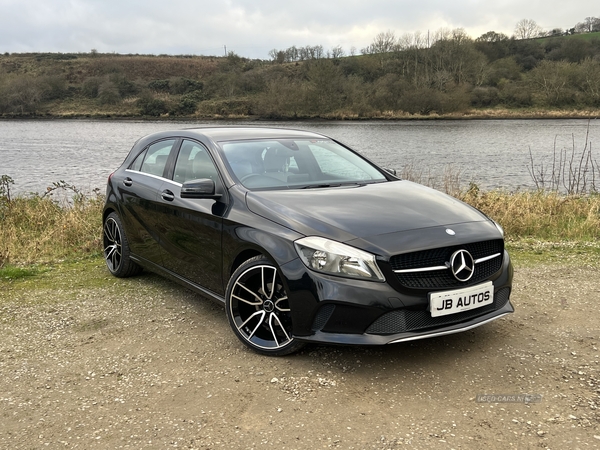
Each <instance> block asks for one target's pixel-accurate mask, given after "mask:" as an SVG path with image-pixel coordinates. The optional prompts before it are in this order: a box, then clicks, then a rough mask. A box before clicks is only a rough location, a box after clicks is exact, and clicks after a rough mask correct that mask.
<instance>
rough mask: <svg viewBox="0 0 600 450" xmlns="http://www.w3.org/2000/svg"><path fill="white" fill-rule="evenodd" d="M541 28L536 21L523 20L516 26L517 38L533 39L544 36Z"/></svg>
mask: <svg viewBox="0 0 600 450" xmlns="http://www.w3.org/2000/svg"><path fill="white" fill-rule="evenodd" d="M542 31H543V30H542V27H540V26H539V25H538V24H537V23H536V21H535V20H532V19H523V20H520V21H518V22H517V25H516V26H515V36H516V38H517V39H531V38H535V37H538V36H540V35H541V34H542Z"/></svg>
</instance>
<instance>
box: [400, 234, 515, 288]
mask: <svg viewBox="0 0 600 450" xmlns="http://www.w3.org/2000/svg"><path fill="white" fill-rule="evenodd" d="M460 249H465V250H467V251H468V252H469V253H470V254H471V256H473V259H475V260H477V259H480V258H485V257H486V256H490V255H494V254H496V253H500V256H498V257H496V258H493V259H490V260H488V261H484V262H482V263H479V264H477V265H476V266H475V273H474V274H473V277H471V279H470V280H469V281H468V282H467V283H464V282H461V281H458V280H457V279H456V278H454V276H453V275H452V272H451V271H450V269H442V270H435V271H427V272H408V273H397V274H396V277H397V280H398V281H399V282H400V284H401V285H402V286H404V287H407V288H412V289H447V288H456V287H462V286H465V285H466V284H476V283H478V282H481V281H483V280H487V279H488V278H490V277H491V276H492V275H493V274H495V273H496V272H498V271H499V270H500V269H501V267H502V258H503V255H504V241H503V240H502V239H496V240H493V241H483V242H474V243H471V244H464V245H457V246H454V247H444V248H435V249H430V250H423V251H419V252H413V253H406V254H402V255H395V256H392V257H391V258H390V265H391V267H392V270H407V269H419V268H426V267H440V266H445V265H446V263H447V262H448V261H450V257H451V256H452V254H453V253H454V252H455V251H457V250H460Z"/></svg>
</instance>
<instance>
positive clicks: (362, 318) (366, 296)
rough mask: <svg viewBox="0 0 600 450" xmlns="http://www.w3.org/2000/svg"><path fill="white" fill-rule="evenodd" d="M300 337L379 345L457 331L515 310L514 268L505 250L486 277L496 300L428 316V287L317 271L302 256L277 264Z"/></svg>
mask: <svg viewBox="0 0 600 450" xmlns="http://www.w3.org/2000/svg"><path fill="white" fill-rule="evenodd" d="M281 270H282V273H283V275H284V277H285V281H286V282H287V284H288V293H289V297H290V305H291V310H292V321H293V324H294V338H296V339H298V340H300V341H307V342H320V343H330V344H347V345H383V344H391V343H397V342H403V341H411V340H416V339H424V338H429V337H435V336H443V335H447V334H453V333H459V332H462V331H466V330H469V329H472V328H475V327H478V326H480V325H483V324H486V323H488V322H491V321H493V320H496V319H498V318H500V317H503V316H505V315H507V314H510V313H512V312H514V308H513V306H512V304H511V303H510V294H511V288H512V277H513V269H512V264H511V262H510V258H509V256H508V254H507V253H505V254H504V260H503V264H502V268H501V270H500V271H498V272H497V273H496V274H494V276H493V277H491V278H490V281H492V282H493V284H494V302H493V303H492V304H490V305H487V306H484V307H482V308H477V309H473V310H469V311H464V312H460V313H457V314H451V315H447V316H442V317H431V314H430V313H429V311H427V307H428V299H427V294H428V292H429V291H427V290H416V289H397V288H395V287H392V285H390V284H388V283H380V282H372V281H362V280H353V279H346V278H340V277H333V276H327V275H322V274H318V273H315V272H312V271H310V270H308V269H307V268H306V267H305V266H304V265H303V264H302V262H301V261H300V260H294V261H291V262H290V263H288V264H286V265H284V266H282V267H281Z"/></svg>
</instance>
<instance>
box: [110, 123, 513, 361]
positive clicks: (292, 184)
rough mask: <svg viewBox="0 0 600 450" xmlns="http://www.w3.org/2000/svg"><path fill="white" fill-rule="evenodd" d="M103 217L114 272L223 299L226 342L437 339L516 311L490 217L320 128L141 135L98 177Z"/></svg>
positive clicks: (274, 346) (264, 344) (272, 344)
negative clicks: (103, 182)
mask: <svg viewBox="0 0 600 450" xmlns="http://www.w3.org/2000/svg"><path fill="white" fill-rule="evenodd" d="M103 224H104V228H103V229H104V232H103V242H104V257H105V259H106V264H107V266H108V269H109V270H110V272H111V273H112V274H113V275H115V276H117V277H127V276H131V275H134V274H137V273H138V272H139V271H140V270H142V268H145V269H148V270H151V271H154V272H158V273H160V274H162V275H164V276H167V277H169V278H171V279H172V280H175V281H177V282H179V283H181V284H183V285H185V286H187V287H188V288H190V289H193V290H194V291H196V292H198V293H200V294H202V295H204V296H206V297H209V298H211V299H213V300H216V301H218V302H221V303H223V304H224V305H225V311H226V314H227V317H228V319H229V323H230V325H231V328H232V329H233V332H234V333H235V334H236V336H237V337H238V338H239V339H240V340H241V341H242V342H243V343H244V344H245V345H247V346H248V347H250V348H252V349H253V350H255V351H257V352H260V353H264V354H268V355H285V354H289V353H292V352H294V351H296V350H298V349H299V348H300V347H302V345H303V344H304V343H306V342H320V343H331V344H360V345H380V344H391V343H396V342H402V341H409V340H414V339H421V338H426V337H433V336H442V335H446V334H450V333H456V332H460V331H465V330H469V329H471V328H474V327H477V326H479V325H482V324H484V323H487V322H490V321H492V320H494V319H498V318H499V317H502V316H504V315H506V314H508V313H511V312H513V307H512V305H511V303H510V301H509V297H510V293H511V285H512V276H513V270H512V265H511V262H510V258H509V256H508V254H507V253H506V251H505V249H504V236H503V231H502V228H501V227H500V226H499V225H498V224H497V223H495V222H494V221H493V220H492V219H490V218H489V217H487V216H486V215H484V214H483V213H481V212H480V211H478V210H476V209H474V208H472V207H470V206H468V205H466V204H464V203H462V202H460V201H458V200H456V199H455V198H452V197H450V196H448V195H445V194H443V193H441V192H438V191H435V190H433V189H430V188H427V187H424V186H421V185H419V184H415V183H412V182H409V181H405V180H401V179H398V178H397V177H396V176H394V175H393V174H392V173H390V172H389V171H387V170H385V169H382V168H380V167H377V166H376V165H375V164H373V163H372V162H370V161H369V160H367V159H366V158H364V157H362V156H361V155H359V154H358V153H356V152H355V151H353V150H351V149H349V148H348V147H347V146H344V145H343V144H341V143H340V142H338V141H336V140H334V139H332V138H329V137H327V136H323V135H321V134H317V133H312V132H307V131H297V130H288V129H278V128H260V127H211V128H195V129H188V130H181V131H170V132H160V133H155V134H151V135H149V136H146V137H143V138H141V139H140V140H138V141H137V142H136V143H135V145H134V146H133V148H132V149H131V151H130V152H129V155H128V156H127V158H126V159H125V161H124V163H123V164H122V165H121V167H119V168H118V169H117V170H116V171H115V172H114V173H113V174H112V175H111V176H110V177H109V179H108V186H107V191H106V205H105V208H104V214H103Z"/></svg>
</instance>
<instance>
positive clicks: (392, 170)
mask: <svg viewBox="0 0 600 450" xmlns="http://www.w3.org/2000/svg"><path fill="white" fill-rule="evenodd" d="M383 170H385V171H386V172H388V173H391V174H392V175H394V176H397V175H396V169H388V168H387V167H384V168H383Z"/></svg>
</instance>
